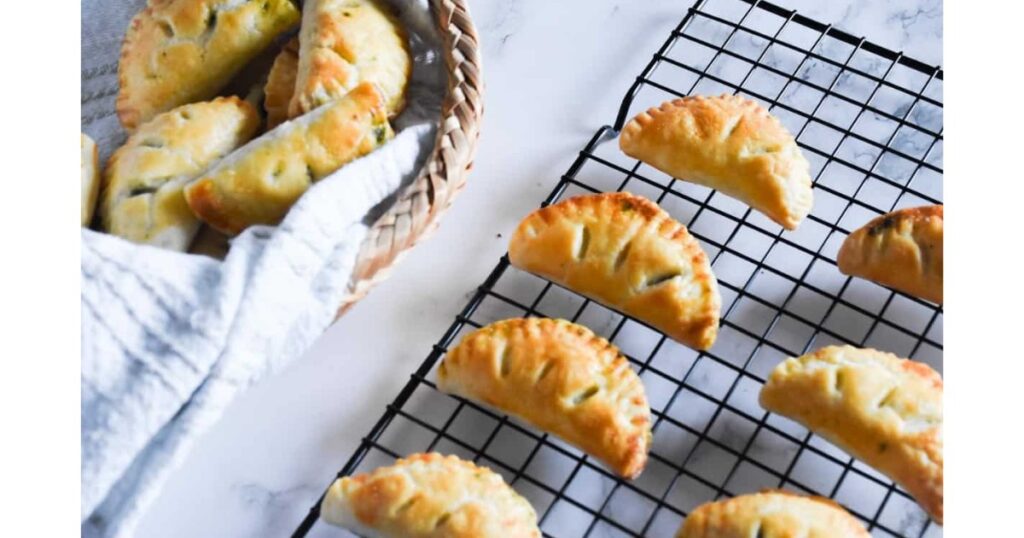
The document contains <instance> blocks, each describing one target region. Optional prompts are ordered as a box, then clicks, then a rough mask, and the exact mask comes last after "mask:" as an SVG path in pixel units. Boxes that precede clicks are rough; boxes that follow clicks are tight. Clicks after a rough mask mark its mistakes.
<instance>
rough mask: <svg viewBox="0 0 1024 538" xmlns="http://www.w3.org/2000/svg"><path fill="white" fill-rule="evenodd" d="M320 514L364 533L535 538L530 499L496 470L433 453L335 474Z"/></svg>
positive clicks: (407, 537) (406, 537) (411, 537)
mask: <svg viewBox="0 0 1024 538" xmlns="http://www.w3.org/2000/svg"><path fill="white" fill-rule="evenodd" d="M320 517H321V518H323V519H324V521H327V522H328V523H331V524H333V525H339V526H342V527H345V528H347V529H349V530H351V531H353V532H356V533H358V534H360V535H361V536H367V537H383V538H392V537H393V538H428V537H429V538H540V530H539V529H538V528H537V514H536V513H534V511H533V507H532V506H530V503H529V502H527V500H526V499H524V498H522V497H520V496H519V494H517V493H516V492H515V491H514V490H513V489H512V488H511V487H509V486H508V484H506V483H505V482H504V481H503V480H502V479H501V476H500V475H498V474H496V473H494V472H493V471H491V470H490V469H487V468H486V467H478V466H476V465H474V464H473V463H471V462H468V461H464V460H461V459H459V458H457V457H455V456H442V455H440V454H436V453H430V454H413V455H411V456H409V457H408V458H405V459H400V460H398V461H397V462H395V464H394V465H391V466H388V467H381V468H378V469H376V470H374V471H373V472H370V473H368V474H361V475H357V476H352V477H349V476H346V477H342V478H339V479H338V480H336V481H335V482H334V484H332V485H331V487H330V489H329V490H328V491H327V495H326V496H325V497H324V500H323V502H322V503H321V504H320Z"/></svg>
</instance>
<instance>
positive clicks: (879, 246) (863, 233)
mask: <svg viewBox="0 0 1024 538" xmlns="http://www.w3.org/2000/svg"><path fill="white" fill-rule="evenodd" d="M942 229H943V218H942V206H941V205H933V206H924V207H911V208H906V209H900V210H898V211H893V212H892V213H888V214H885V215H882V216H879V217H877V218H875V219H872V220H871V222H868V223H867V224H865V225H864V226H862V227H861V228H858V229H857V230H855V231H854V232H853V233H851V234H850V235H849V236H847V237H846V240H845V241H843V246H842V247H841V248H840V249H839V255H838V256H837V259H836V262H837V263H838V264H839V270H840V271H841V272H843V273H844V274H847V275H851V276H856V277H860V278H866V279H868V280H871V281H873V282H877V283H879V284H884V285H886V286H889V287H891V288H895V289H897V290H899V291H902V292H904V293H908V294H910V295H913V296H915V297H920V298H922V299H925V300H927V301H931V302H933V303H938V304H942V235H943V234H942Z"/></svg>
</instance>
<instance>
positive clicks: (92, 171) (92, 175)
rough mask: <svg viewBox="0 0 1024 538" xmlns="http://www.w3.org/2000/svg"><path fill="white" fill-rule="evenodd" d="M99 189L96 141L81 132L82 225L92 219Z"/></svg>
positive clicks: (98, 158)
mask: <svg viewBox="0 0 1024 538" xmlns="http://www.w3.org/2000/svg"><path fill="white" fill-rule="evenodd" d="M99 190H100V156H99V151H98V150H97V148H96V142H93V141H92V139H91V138H89V136H88V135H86V134H85V133H82V226H88V225H89V222H91V221H92V212H93V209H95V207H96V195H97V194H98V193H99Z"/></svg>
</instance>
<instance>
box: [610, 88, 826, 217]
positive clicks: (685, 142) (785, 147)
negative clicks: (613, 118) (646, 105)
mask: <svg viewBox="0 0 1024 538" xmlns="http://www.w3.org/2000/svg"><path fill="white" fill-rule="evenodd" d="M619 147H620V148H621V149H622V151H623V152H624V153H625V154H626V155H629V156H630V157H633V158H635V159H639V160H641V161H643V162H645V163H647V164H649V165H651V166H653V167H655V168H657V169H658V170H661V171H662V172H665V173H666V174H669V175H671V176H673V177H676V178H679V179H683V180H686V181H692V182H694V183H697V184H700V185H704V186H706V187H710V188H712V189H717V190H719V191H721V192H723V193H725V194H727V195H729V196H731V197H733V198H736V199H738V200H740V201H742V202H744V203H745V204H747V205H749V206H750V207H752V208H754V209H756V210H758V211H760V212H761V213H764V214H765V215H767V216H768V218H770V219H772V220H774V221H775V222H777V223H779V224H780V225H782V227H784V228H786V229H787V230H795V229H796V227H797V226H798V225H799V224H800V221H802V220H803V219H804V217H806V216H807V214H808V213H810V212H811V204H812V202H813V194H812V193H811V176H810V165H809V164H808V163H807V160H806V159H804V156H803V155H802V154H801V153H800V148H798V147H797V145H796V141H795V140H793V136H792V135H791V134H789V132H788V131H786V128H785V127H783V126H782V123H780V122H779V120H778V119H776V118H775V117H774V116H772V115H771V114H770V113H769V112H768V111H767V110H766V109H765V108H764V107H762V106H761V105H759V104H758V103H757V102H755V101H752V100H750V99H746V98H744V97H740V96H738V95H721V96H719V97H704V96H700V95H698V96H692V97H686V98H683V99H676V100H674V101H670V102H667V103H664V104H662V105H661V106H660V107H657V108H652V109H650V110H648V111H646V112H641V113H640V114H638V115H637V116H636V117H635V118H633V119H632V120H631V121H630V122H629V123H627V124H626V126H625V127H623V128H622V134H621V135H619Z"/></svg>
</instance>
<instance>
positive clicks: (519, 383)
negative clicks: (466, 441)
mask: <svg viewBox="0 0 1024 538" xmlns="http://www.w3.org/2000/svg"><path fill="white" fill-rule="evenodd" d="M437 385H438V388H439V389H441V390H442V391H444V392H449V393H452V394H456V395H458V396H462V397H464V398H468V399H470V400H474V401H478V402H482V403H484V404H487V405H489V406H491V407H494V408H496V409H498V410H500V411H502V412H505V413H508V414H511V415H515V416H517V417H520V418H522V419H523V420H525V421H527V422H529V423H531V424H533V425H534V426H536V427H538V428H540V429H542V430H544V431H547V432H550V433H553V434H555V435H557V436H559V437H561V438H562V439H565V440H566V441H568V442H569V443H571V444H573V445H576V446H577V447H579V448H580V449H582V450H583V451H584V452H587V453H588V454H590V455H592V456H594V457H596V458H597V459H599V460H601V461H602V462H604V463H605V464H606V465H607V466H608V467H609V468H611V469H612V470H613V471H615V472H616V473H618V474H620V475H622V476H624V477H626V478H636V477H637V476H639V475H640V472H641V471H643V468H644V465H645V464H646V462H647V452H648V450H650V445H651V409H650V407H649V406H648V404H647V396H646V395H645V394H644V387H643V384H642V383H641V382H640V378H639V377H638V376H637V375H636V373H635V372H634V371H633V370H632V369H630V367H629V361H627V360H626V358H625V357H623V356H622V355H620V354H619V350H618V349H617V348H616V347H615V346H613V345H612V344H611V343H610V342H608V341H607V340H605V339H604V338H601V337H600V336H597V335H596V334H594V333H593V332H591V331H590V329H587V328H586V327H583V326H580V325H577V324H575V323H571V322H568V321H565V320H555V319H547V318H526V319H508V320H504V321H499V322H496V323H492V324H490V325H488V326H486V327H483V328H481V329H478V330H477V331H474V332H473V333H471V334H469V335H467V336H466V337H465V338H463V339H462V342H461V343H459V345H458V346H456V347H455V348H453V349H452V350H451V351H449V352H448V355H446V356H445V358H444V361H443V362H442V363H441V366H440V367H439V369H438V373H437Z"/></svg>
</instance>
